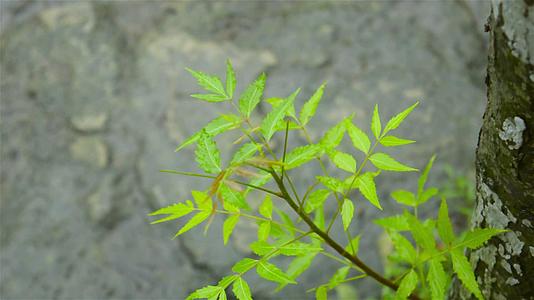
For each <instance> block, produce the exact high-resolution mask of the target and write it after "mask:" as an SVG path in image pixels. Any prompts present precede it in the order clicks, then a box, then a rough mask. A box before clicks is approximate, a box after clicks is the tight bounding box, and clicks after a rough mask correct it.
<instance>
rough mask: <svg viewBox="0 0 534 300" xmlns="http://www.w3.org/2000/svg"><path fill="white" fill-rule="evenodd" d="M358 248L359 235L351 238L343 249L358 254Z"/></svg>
mask: <svg viewBox="0 0 534 300" xmlns="http://www.w3.org/2000/svg"><path fill="white" fill-rule="evenodd" d="M359 249H360V235H358V236H356V237H355V238H353V239H352V240H351V241H350V243H349V244H348V245H347V247H345V251H347V252H348V253H350V254H352V255H358V250H359Z"/></svg>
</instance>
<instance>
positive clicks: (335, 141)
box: [319, 120, 347, 150]
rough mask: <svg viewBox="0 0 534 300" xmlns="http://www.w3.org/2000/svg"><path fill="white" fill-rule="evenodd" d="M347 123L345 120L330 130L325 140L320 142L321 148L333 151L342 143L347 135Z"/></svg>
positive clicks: (325, 135)
mask: <svg viewBox="0 0 534 300" xmlns="http://www.w3.org/2000/svg"><path fill="white" fill-rule="evenodd" d="M346 123H347V121H346V120H343V121H341V122H339V123H338V124H337V125H335V126H334V127H332V128H330V129H328V131H327V132H326V133H325V134H324V136H323V138H322V139H321V141H320V142H319V144H320V145H321V147H323V149H325V150H329V149H333V148H335V147H337V146H338V145H339V143H341V140H342V139H343V135H344V134H345V131H346V130H347V128H346V125H345V124H346Z"/></svg>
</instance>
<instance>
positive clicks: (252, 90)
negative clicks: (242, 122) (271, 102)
mask: <svg viewBox="0 0 534 300" xmlns="http://www.w3.org/2000/svg"><path fill="white" fill-rule="evenodd" d="M265 79H266V76H265V73H262V74H261V75H260V76H259V77H258V78H257V79H256V80H255V81H254V82H253V83H251V84H250V85H249V86H248V87H247V88H246V89H245V91H244V92H243V93H242V94H241V98H239V111H240V112H241V114H243V116H245V118H249V117H250V114H251V113H252V111H253V110H254V108H256V106H257V105H258V103H260V100H261V96H262V94H263V90H264V89H265Z"/></svg>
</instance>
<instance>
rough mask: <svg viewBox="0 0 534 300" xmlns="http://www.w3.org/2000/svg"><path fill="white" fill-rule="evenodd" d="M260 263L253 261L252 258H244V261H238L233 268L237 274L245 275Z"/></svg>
mask: <svg viewBox="0 0 534 300" xmlns="http://www.w3.org/2000/svg"><path fill="white" fill-rule="evenodd" d="M257 263H258V260H256V259H252V258H243V259H242V260H240V261H238V262H237V263H236V264H235V265H234V266H233V267H232V271H233V272H236V273H245V272H247V271H248V270H250V269H252V268H254V266H256V264H257Z"/></svg>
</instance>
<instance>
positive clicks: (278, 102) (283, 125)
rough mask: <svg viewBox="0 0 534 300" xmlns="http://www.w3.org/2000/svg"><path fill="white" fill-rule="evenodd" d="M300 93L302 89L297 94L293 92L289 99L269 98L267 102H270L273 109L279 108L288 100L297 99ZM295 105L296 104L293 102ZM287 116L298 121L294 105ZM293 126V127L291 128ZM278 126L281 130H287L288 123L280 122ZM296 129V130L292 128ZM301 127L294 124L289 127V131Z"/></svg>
mask: <svg viewBox="0 0 534 300" xmlns="http://www.w3.org/2000/svg"><path fill="white" fill-rule="evenodd" d="M299 93H300V89H297V90H296V91H295V92H293V94H291V95H290V96H289V97H287V98H278V97H275V98H269V99H267V100H265V101H266V102H268V103H269V104H271V105H272V106H273V108H276V107H278V106H280V105H281V104H283V103H284V102H286V101H287V100H288V99H294V98H296V96H297V95H298V94H299ZM293 103H294V102H293ZM287 116H290V117H291V118H293V119H294V120H297V115H296V113H295V106H294V105H291V107H290V108H289V109H288V110H287ZM291 125H293V126H291ZM278 126H279V127H280V129H284V130H285V129H286V123H285V122H283V121H280V122H278ZM292 127H294V128H292ZM300 128H301V127H300V126H299V125H298V124H296V123H292V124H290V126H289V129H300Z"/></svg>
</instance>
